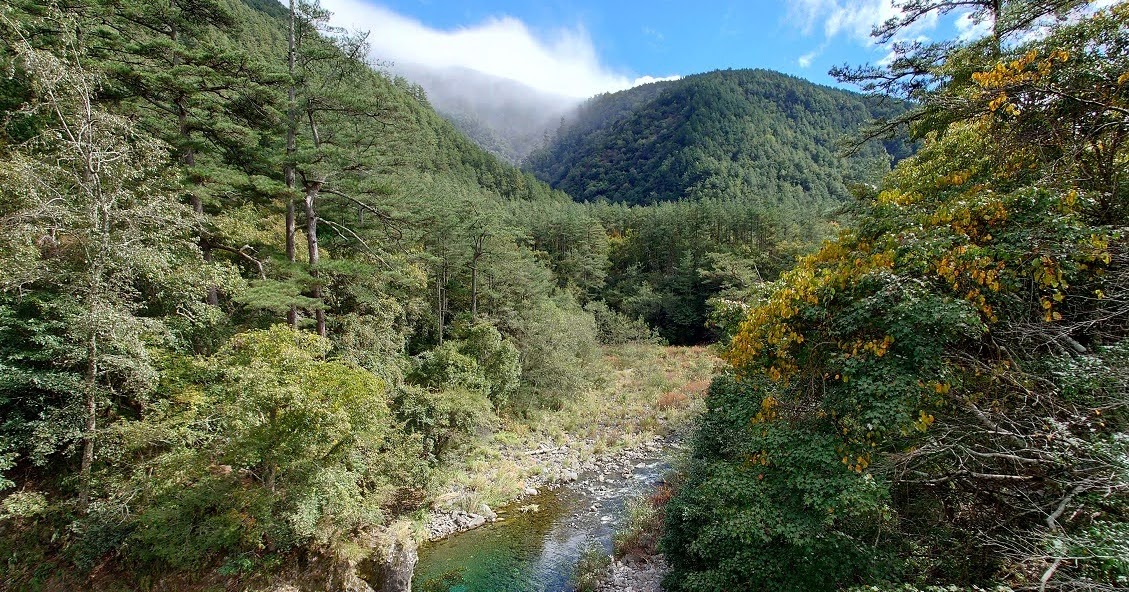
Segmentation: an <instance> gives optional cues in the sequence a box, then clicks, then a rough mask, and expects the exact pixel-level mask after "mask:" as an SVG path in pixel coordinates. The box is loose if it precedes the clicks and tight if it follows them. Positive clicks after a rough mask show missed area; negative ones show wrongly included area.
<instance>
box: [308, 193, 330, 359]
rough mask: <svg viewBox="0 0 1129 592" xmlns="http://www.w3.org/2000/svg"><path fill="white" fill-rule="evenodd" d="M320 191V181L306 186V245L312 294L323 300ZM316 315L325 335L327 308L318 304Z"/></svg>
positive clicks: (321, 331) (319, 330)
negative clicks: (319, 210) (319, 234)
mask: <svg viewBox="0 0 1129 592" xmlns="http://www.w3.org/2000/svg"><path fill="white" fill-rule="evenodd" d="M320 191H321V182H320V181H315V182H313V183H311V184H310V185H309V186H308V187H306V201H305V202H304V203H305V205H306V245H307V247H308V248H309V251H310V275H311V276H313V278H314V289H313V294H312V296H313V297H314V299H316V300H319V301H320V300H321V279H320V274H319V273H318V263H320V262H321V254H320V252H319V250H318V214H317V197H318V192H320ZM319 304H320V303H319ZM314 317H315V319H316V322H317V331H318V335H321V336H322V337H325V334H326V333H325V308H324V307H322V306H318V308H317V309H316V310H315V311H314Z"/></svg>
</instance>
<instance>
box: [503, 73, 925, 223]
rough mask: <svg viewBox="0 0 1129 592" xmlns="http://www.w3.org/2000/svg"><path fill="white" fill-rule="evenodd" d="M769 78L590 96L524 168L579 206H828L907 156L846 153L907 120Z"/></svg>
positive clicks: (710, 80)
mask: <svg viewBox="0 0 1129 592" xmlns="http://www.w3.org/2000/svg"><path fill="white" fill-rule="evenodd" d="M904 108H905V107H904V104H903V103H901V102H897V101H893V100H892V99H880V98H874V97H864V96H862V95H859V94H856V93H851V92H847V91H843V90H837V89H832V88H829V87H824V86H819V85H816V84H813V83H811V82H808V81H806V80H802V79H799V78H795V77H792V76H787V75H784V74H780V73H776V72H771V71H767V70H725V71H716V72H710V73H706V74H698V75H694V76H688V77H686V78H683V79H681V80H677V81H673V82H658V83H653V84H648V85H643V86H640V87H637V88H633V89H630V90H625V91H621V92H618V93H611V94H605V95H600V96H597V97H595V98H593V99H590V100H589V101H588V102H587V103H585V104H584V105H582V106H581V108H580V110H579V112H578V114H577V115H575V116H572V117H570V118H569V120H568V121H567V122H566V125H565V126H564V127H563V129H561V130H560V132H559V133H558V134H557V135H556V136H555V137H554V138H553V139H552V141H551V142H550V143H549V145H547V146H545V147H543V148H542V149H541V150H539V151H537V152H534V153H533V154H531V155H530V156H529V157H528V159H527V160H526V163H525V165H524V166H525V168H526V169H527V170H529V171H532V172H533V173H534V174H536V175H537V177H538V178H540V179H543V180H545V181H547V182H548V183H549V184H551V185H552V186H553V187H555V188H557V189H561V190H563V191H565V192H567V193H568V194H569V195H571V196H572V197H573V198H574V199H578V200H581V201H601V200H603V201H611V202H616V203H619V202H622V203H627V204H652V203H656V202H661V201H674V200H678V199H704V198H714V199H734V198H745V199H750V198H751V199H758V200H765V201H768V202H772V201H773V200H775V201H776V202H777V203H786V202H788V201H801V202H808V203H811V202H818V203H822V204H830V203H835V202H839V201H842V200H846V199H848V198H849V196H850V193H849V190H848V187H849V186H850V185H851V184H852V183H863V182H865V183H874V182H876V181H877V180H878V179H879V178H881V176H882V174H883V173H885V172H886V171H888V170H889V167H890V165H891V163H892V162H894V161H895V160H897V159H900V158H903V157H905V156H906V155H907V154H908V153H909V150H908V148H907V146H906V145H905V144H904V143H902V142H900V141H888V142H885V143H879V142H872V143H869V144H866V145H864V146H863V147H862V148H861V150H859V151H858V153H857V154H855V155H853V156H850V157H847V158H840V157H839V156H838V154H839V152H840V151H841V149H842V148H843V147H844V146H843V145H842V142H843V141H844V140H846V139H848V138H852V137H854V136H855V135H856V134H857V133H859V132H860V131H861V130H862V128H863V127H864V126H865V125H866V124H868V123H869V122H871V121H872V120H874V119H875V118H876V117H882V116H888V115H892V114H895V113H898V112H900V111H901V110H904Z"/></svg>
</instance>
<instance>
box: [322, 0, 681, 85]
mask: <svg viewBox="0 0 1129 592" xmlns="http://www.w3.org/2000/svg"><path fill="white" fill-rule="evenodd" d="M322 5H323V6H324V7H325V8H327V9H329V10H330V11H332V12H333V13H334V14H333V18H332V22H333V24H334V25H336V26H341V27H346V28H348V29H353V30H367V31H371V35H370V37H369V41H370V43H371V45H372V57H373V58H375V59H377V60H382V61H390V62H393V63H394V64H395V63H412V64H417V65H420V66H425V67H429V68H434V69H436V70H442V69H450V68H466V69H471V70H477V71H479V72H482V73H484V74H487V75H490V76H493V77H498V78H505V79H509V80H514V81H517V82H520V83H522V84H524V85H526V86H528V87H530V88H533V89H535V90H538V91H540V92H543V93H548V94H553V95H559V96H563V97H570V98H573V99H576V100H580V99H584V98H587V97H590V96H592V95H595V94H599V93H602V92H610V91H617V90H623V89H626V88H631V87H633V86H637V85H639V84H646V83H648V82H655V81H657V80H671V79H677V78H678V77H677V76H671V77H666V78H654V77H651V76H642V77H638V78H633V77H630V76H627V75H624V74H622V73H619V72H615V71H613V70H612V69H610V68H608V67H607V66H605V65H604V64H602V63H601V62H600V58H599V56H598V55H597V54H596V50H595V46H594V44H593V43H592V39H591V38H590V37H589V36H588V33H587V32H586V31H585V30H584V29H583V28H582V27H577V28H574V29H569V28H561V29H558V30H557V31H555V32H554V33H553V35H552V38H550V39H542V38H539V37H538V36H537V35H535V34H534V32H533V31H531V30H530V28H529V27H528V26H526V24H525V23H524V22H522V21H520V20H518V19H516V18H513V17H509V16H503V17H496V18H490V19H487V20H486V21H483V22H481V23H478V24H476V25H473V26H468V27H460V28H457V29H453V30H440V29H434V28H431V27H428V26H427V25H424V24H423V23H421V22H419V21H417V20H414V19H412V18H409V17H405V16H403V15H400V14H397V13H396V12H393V11H391V10H389V9H388V8H386V7H383V6H379V5H376V4H369V3H367V2H365V1H363V0H322Z"/></svg>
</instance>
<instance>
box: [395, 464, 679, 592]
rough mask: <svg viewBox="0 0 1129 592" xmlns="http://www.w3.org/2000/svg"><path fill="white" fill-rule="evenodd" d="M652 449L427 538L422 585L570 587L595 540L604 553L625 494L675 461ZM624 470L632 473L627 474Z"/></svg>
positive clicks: (535, 591)
mask: <svg viewBox="0 0 1129 592" xmlns="http://www.w3.org/2000/svg"><path fill="white" fill-rule="evenodd" d="M660 454H661V453H648V454H647V455H643V456H642V457H637V458H630V457H629V458H630V460H628V461H627V462H628V463H634V464H616V465H614V467H612V466H605V467H604V468H603V470H593V471H587V472H585V473H582V474H581V475H580V477H579V479H577V480H576V481H575V482H573V483H568V484H563V485H559V486H557V487H556V488H553V489H544V490H542V491H541V492H539V493H538V494H537V495H534V496H530V497H527V498H525V499H522V500H521V501H519V502H517V503H514V504H511V505H510V506H507V507H504V508H501V509H499V510H497V512H498V516H499V518H500V520H499V521H497V522H494V523H492V524H487V525H485V526H482V527H480V528H478V529H475V530H471V531H467V532H463V533H459V534H455V535H452V536H450V537H448V538H446V539H443V540H439V541H434V542H431V543H427V544H425V545H424V546H423V547H421V548H420V550H419V563H418V564H417V565H416V569H415V579H414V586H413V590H416V591H417V592H565V591H569V590H571V589H572V587H571V586H570V583H569V581H570V579H571V577H572V574H573V570H574V567H575V565H576V561H577V559H579V557H580V554H581V552H582V551H583V550H584V549H585V548H587V547H588V546H589V545H599V546H600V547H602V548H603V549H604V551H605V552H608V553H610V552H611V548H612V534H613V533H614V532H615V529H616V527H617V526H618V524H619V523H620V521H621V520H622V519H623V517H624V516H623V514H624V506H625V503H626V501H627V500H629V499H631V498H633V497H636V496H639V495H640V494H642V493H644V492H646V491H648V490H649V489H651V488H653V487H654V486H655V485H656V484H657V483H658V482H659V481H660V480H661V478H662V475H663V473H664V472H665V471H666V470H667V469H668V468H669V465H668V464H667V463H666V462H665V461H664V460H662V459H661V457H660V456H659V455H660ZM625 475H627V476H626V477H625Z"/></svg>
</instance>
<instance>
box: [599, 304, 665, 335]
mask: <svg viewBox="0 0 1129 592" xmlns="http://www.w3.org/2000/svg"><path fill="white" fill-rule="evenodd" d="M584 310H586V311H588V312H589V313H591V314H592V318H593V319H594V320H595V322H596V338H597V339H599V341H600V343H601V344H604V345H622V344H624V343H632V342H636V341H655V340H657V339H660V338H659V337H658V336H657V335H655V334H654V332H653V331H652V330H651V328H650V327H648V326H647V323H645V322H643V321H642V320H641V319H638V318H631V317H629V316H627V315H625V314H623V313H621V312H619V311H618V310H615V309H613V308H611V307H609V306H608V305H607V303H606V302H604V301H603V300H593V301H592V302H589V303H588V304H585V305H584Z"/></svg>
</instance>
